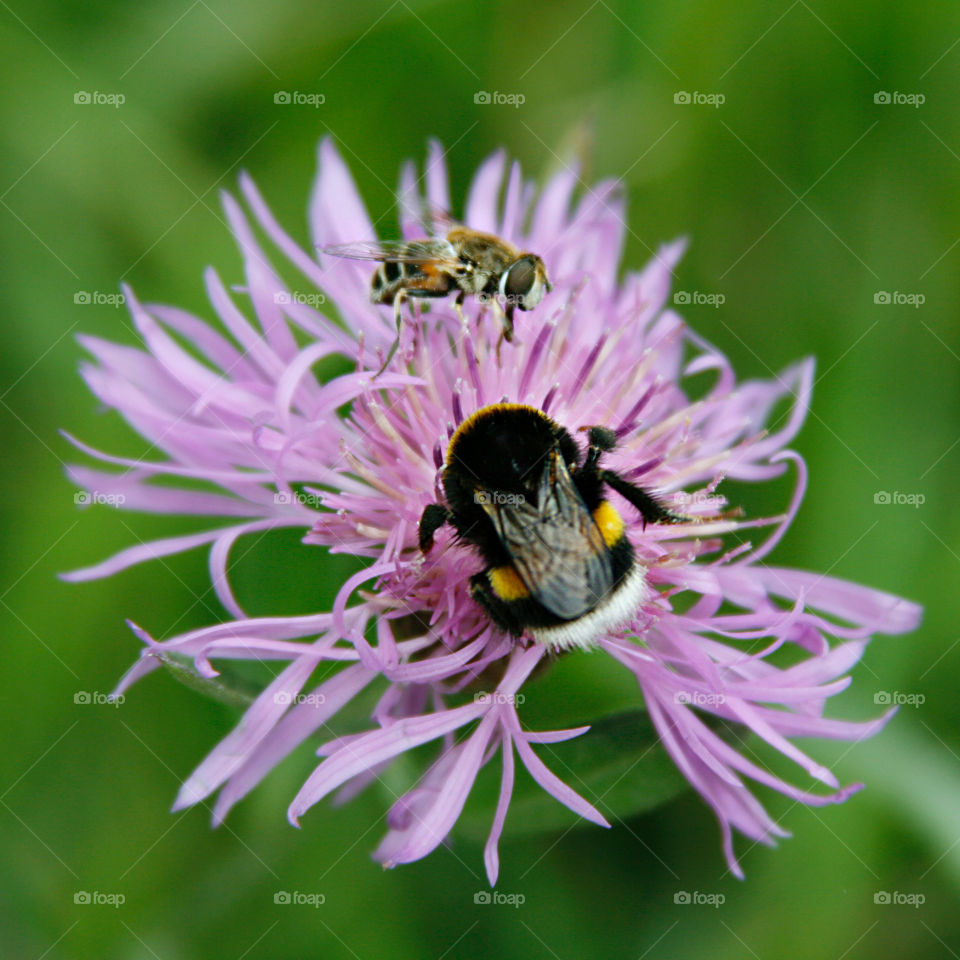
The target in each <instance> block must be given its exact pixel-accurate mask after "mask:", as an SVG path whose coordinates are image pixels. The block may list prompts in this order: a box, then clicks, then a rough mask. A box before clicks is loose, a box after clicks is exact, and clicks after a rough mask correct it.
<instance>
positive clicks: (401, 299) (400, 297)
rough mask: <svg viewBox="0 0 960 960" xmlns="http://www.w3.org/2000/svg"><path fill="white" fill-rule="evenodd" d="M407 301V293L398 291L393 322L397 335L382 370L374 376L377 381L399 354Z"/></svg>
mask: <svg viewBox="0 0 960 960" xmlns="http://www.w3.org/2000/svg"><path fill="white" fill-rule="evenodd" d="M406 301H407V291H406V290H404V289H402V288H401V289H400V290H398V291H397V295H396V296H395V297H394V298H393V320H394V322H395V323H396V325H397V335H396V337H395V338H394V341H393V343H392V344H391V345H390V350H389V351H388V352H387V358H386V360H384V361H383V363H382V364H381V365H380V369H379V370H378V371H377V372H376V373H375V374H374V376H373V379H374V380H376V379H377V377H379V376H380V374H381V373H383V371H384V370H386V369H387V367H388V366H389V365H390V361H391V360H392V359H393V357H394V354H395V353H396V352H397V347H399V346H400V333H401V331H402V330H403V316H402V311H403V305H404V303H406Z"/></svg>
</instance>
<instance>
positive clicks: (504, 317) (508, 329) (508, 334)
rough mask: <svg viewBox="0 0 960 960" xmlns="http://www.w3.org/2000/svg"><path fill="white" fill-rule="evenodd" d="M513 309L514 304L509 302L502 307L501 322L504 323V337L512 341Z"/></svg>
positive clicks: (508, 341)
mask: <svg viewBox="0 0 960 960" xmlns="http://www.w3.org/2000/svg"><path fill="white" fill-rule="evenodd" d="M513 311H514V304H512V303H508V304H507V305H506V307H505V308H504V307H501V308H500V322H501V323H502V324H503V339H504V340H506V341H507V343H510V342H511V341H512V340H513Z"/></svg>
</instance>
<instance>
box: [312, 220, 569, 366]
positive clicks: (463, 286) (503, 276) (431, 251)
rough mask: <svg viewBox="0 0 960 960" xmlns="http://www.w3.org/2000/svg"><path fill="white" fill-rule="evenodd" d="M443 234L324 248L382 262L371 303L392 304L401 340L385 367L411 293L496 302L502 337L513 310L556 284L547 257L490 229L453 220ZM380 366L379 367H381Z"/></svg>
mask: <svg viewBox="0 0 960 960" xmlns="http://www.w3.org/2000/svg"><path fill="white" fill-rule="evenodd" d="M434 216H435V218H442V219H444V220H446V222H447V223H448V224H449V225H450V229H449V231H448V232H447V234H446V236H445V237H439V236H438V237H429V238H427V239H424V240H398V241H375V242H373V243H345V244H337V245H334V246H329V247H324V248H323V252H324V253H327V254H330V255H331V256H335V257H346V258H348V259H351V260H379V261H380V266H379V267H377V269H376V270H375V271H374V274H373V277H372V279H371V281H370V299H371V301H372V302H373V303H385V304H392V305H393V312H394V319H395V320H396V324H397V339H396V340H395V341H394V343H393V346H392V347H391V349H390V353H389V355H388V356H387V359H386V360H385V361H384V364H383V367H386V365H387V364H388V363H389V362H390V359H391V358H392V357H393V354H394V353H395V352H396V349H397V344H398V343H399V340H400V323H401V307H402V304H403V302H404V300H406V299H407V298H408V297H413V298H418V297H427V298H432V297H446V296H449V295H450V294H451V293H453V292H454V291H457V298H456V301H455V303H456V308H457V311H458V313H459V312H460V311H461V308H462V305H463V301H464V299H465V298H466V296H467V294H473V295H475V296H476V297H478V298H479V299H480V300H481V301H482V302H484V303H487V302H492V303H493V304H494V308H495V309H496V310H497V312H498V314H499V316H500V322H501V325H502V332H501V337H502V339H504V340H507V341H508V342H509V341H510V340H512V339H513V312H514V310H515V309H517V308H519V309H520V310H532V309H533V308H534V307H535V306H537V304H538V303H540V301H541V300H542V299H543V296H544V294H545V293H549V292H550V290H551V289H553V288H552V286H551V283H550V279H549V277H548V276H547V268H546V266H545V265H544V262H543V260H542V259H541V258H540V257H539V256H537V254H535V253H527V252H524V251H522V250H519V249H518V248H517V247H515V246H513V244H511V243H508V242H507V241H506V240H503V239H502V238H501V237H498V236H495V235H494V234H492V233H481V232H480V231H478V230H471V229H470V228H469V227H465V226H462V225H460V224H454V223H453V222H452V221H451V220H450V219H449V218H448V217H446V216H445V215H440V214H435V215H434ZM383 367H381V371H382V370H383Z"/></svg>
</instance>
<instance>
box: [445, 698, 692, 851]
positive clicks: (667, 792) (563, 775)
mask: <svg viewBox="0 0 960 960" xmlns="http://www.w3.org/2000/svg"><path fill="white" fill-rule="evenodd" d="M534 750H536V752H537V755H538V756H539V757H540V759H541V760H543V762H544V763H545V764H546V765H547V766H548V767H549V768H550V769H551V770H552V771H553V772H554V773H555V774H556V775H557V776H558V777H559V778H560V779H561V780H563V782H564V783H566V784H568V785H569V786H571V787H572V788H573V789H574V790H576V791H577V792H578V793H579V794H580V795H581V796H583V797H584V798H585V799H587V800H589V801H590V803H592V804H593V805H594V806H595V807H597V809H598V810H600V812H601V813H602V814H603V815H604V816H605V817H606V818H607V820H609V821H610V822H611V823H613V822H615V821H617V820H624V819H626V818H628V817H632V816H635V815H636V814H638V813H642V812H643V811H645V810H650V809H652V808H654V807H657V806H659V805H660V804H662V803H665V802H666V801H667V800H670V799H672V798H673V797H675V796H677V795H678V794H679V793H681V792H683V790H685V789H686V788H687V786H688V784H687V781H686V779H685V778H684V777H683V775H682V774H681V773H680V771H679V770H678V769H677V768H676V766H675V765H674V763H673V761H672V760H671V759H670V757H669V756H668V754H667V752H666V751H665V750H664V749H663V746H662V745H661V743H660V739H659V737H658V736H657V734H656V731H655V730H654V727H653V723H652V721H651V720H650V717H649V715H648V714H647V713H646V712H645V711H643V710H633V711H630V712H628V713H618V714H613V715H611V716H608V717H603V718H602V719H600V720H599V721H597V722H596V723H594V724H592V725H591V727H590V729H589V730H588V731H587V732H586V733H585V734H583V735H582V736H580V737H577V738H576V739H574V740H567V741H565V742H563V743H556V744H549V745H548V744H540V745H534ZM489 766H490V767H492V768H493V770H492V771H490V770H487V771H484V774H485V776H484V777H483V778H482V780H480V781H478V784H477V789H476V790H475V791H474V793H475V794H476V798H477V802H476V803H474V802H471V803H470V804H469V805H468V807H467V809H466V810H465V811H464V815H463V817H461V821H460V826H461V828H462V830H463V832H464V834H465V835H467V836H471V837H484V838H485V837H486V835H487V833H488V832H489V830H490V822H491V819H492V817H493V810H494V808H495V804H496V797H497V794H498V791H499V787H500V763H499V761H498V760H495V761H493V762H492V763H491V764H490V765H489ZM491 773H492V774H493V775H492V776H491V775H490V774H491ZM472 800H473V798H471V801H472ZM590 825H591V824H590V823H589V821H587V820H584V819H583V818H582V817H578V816H577V815H576V814H575V813H573V812H572V811H570V810H568V809H567V808H566V807H565V806H563V804H561V803H559V802H558V801H557V800H555V799H554V798H553V797H552V796H550V794H548V793H547V792H546V791H545V790H544V789H543V788H542V787H541V786H540V785H539V784H538V783H537V782H536V781H535V780H534V779H533V778H532V777H531V776H530V775H529V774H527V772H526V770H525V769H524V767H523V763H522V762H521V761H520V759H519V757H518V758H517V776H516V784H515V786H514V791H513V799H512V801H511V803H510V810H509V812H508V814H507V820H506V824H505V826H504V831H503V833H504V836H505V837H523V836H533V835H536V834H539V833H545V832H548V831H556V830H562V829H566V828H568V827H570V826H590Z"/></svg>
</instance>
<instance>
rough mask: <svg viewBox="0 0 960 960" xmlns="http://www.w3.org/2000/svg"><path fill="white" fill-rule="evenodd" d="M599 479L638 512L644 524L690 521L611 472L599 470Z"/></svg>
mask: <svg viewBox="0 0 960 960" xmlns="http://www.w3.org/2000/svg"><path fill="white" fill-rule="evenodd" d="M600 479H601V480H602V481H603V482H604V483H606V484H607V485H608V486H610V487H613V489H614V490H616V491H617V493H619V494H620V495H621V496H622V497H623V498H624V499H625V500H627V501H628V502H630V503H632V504H633V505H634V506H635V507H636V508H637V509H638V510H639V511H640V514H641V516H642V517H643V522H644V524H648V523H685V522H687V521H688V520H689V519H690V518H689V517H683V516H680V515H679V514H676V513H674V512H673V511H672V510H668V509H667V508H666V507H665V506H664V505H663V504H662V503H660V501H659V500H657V499H656V498H655V497H653V496H651V495H650V494H649V493H647V491H646V490H644V489H643V488H641V487H637V486H634V485H633V484H632V483H630V482H629V481H627V480H624V479H623V477H621V476H620V475H619V474H616V473H614V472H613V471H612V470H601V471H600Z"/></svg>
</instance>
